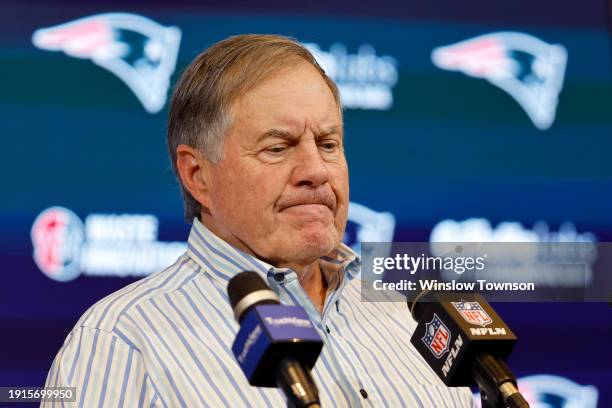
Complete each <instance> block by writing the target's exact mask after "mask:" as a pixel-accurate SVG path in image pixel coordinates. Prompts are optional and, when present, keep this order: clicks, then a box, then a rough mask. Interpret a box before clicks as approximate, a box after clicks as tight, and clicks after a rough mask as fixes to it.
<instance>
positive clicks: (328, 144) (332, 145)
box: [319, 140, 338, 152]
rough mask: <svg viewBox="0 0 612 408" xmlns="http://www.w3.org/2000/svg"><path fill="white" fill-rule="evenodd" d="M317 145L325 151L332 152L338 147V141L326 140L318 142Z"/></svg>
mask: <svg viewBox="0 0 612 408" xmlns="http://www.w3.org/2000/svg"><path fill="white" fill-rule="evenodd" d="M319 147H320V148H321V149H323V150H325V151H326V152H333V151H334V150H336V149H337V148H338V142H337V141H335V140H328V141H325V142H321V143H319Z"/></svg>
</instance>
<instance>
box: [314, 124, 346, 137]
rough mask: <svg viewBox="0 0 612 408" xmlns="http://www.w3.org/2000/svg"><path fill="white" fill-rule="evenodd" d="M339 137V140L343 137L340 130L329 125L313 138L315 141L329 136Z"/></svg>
mask: <svg viewBox="0 0 612 408" xmlns="http://www.w3.org/2000/svg"><path fill="white" fill-rule="evenodd" d="M334 134H337V135H340V138H343V137H344V134H343V133H342V128H341V127H338V126H336V125H331V126H329V127H327V128H325V129H324V130H323V131H322V132H320V133H318V134H317V135H315V137H316V138H317V139H320V138H323V137H325V136H329V135H334Z"/></svg>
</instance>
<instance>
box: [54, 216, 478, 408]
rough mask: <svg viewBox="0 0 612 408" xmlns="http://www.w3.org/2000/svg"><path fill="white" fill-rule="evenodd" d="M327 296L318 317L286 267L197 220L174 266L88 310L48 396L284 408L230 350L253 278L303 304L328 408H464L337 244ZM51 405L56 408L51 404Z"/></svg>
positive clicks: (401, 313) (459, 392)
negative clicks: (71, 392)
mask: <svg viewBox="0 0 612 408" xmlns="http://www.w3.org/2000/svg"><path fill="white" fill-rule="evenodd" d="M320 265H321V267H322V270H323V271H324V277H325V279H327V282H328V286H329V288H330V289H329V291H328V293H327V297H326V300H325V304H324V307H323V311H322V313H321V312H319V311H318V310H317V309H316V308H315V306H314V305H313V303H312V302H311V301H310V299H309V297H308V295H307V294H306V292H305V291H304V289H303V288H302V287H301V285H300V283H299V281H298V278H297V275H296V273H295V272H293V271H291V270H290V269H279V268H275V267H273V266H271V265H269V264H267V263H265V262H263V261H261V260H259V259H257V258H255V257H253V256H250V255H248V254H245V253H243V252H241V251H239V250H237V249H236V248H234V247H232V246H231V245H229V244H228V243H226V242H225V241H223V240H221V239H220V238H218V237H217V236H215V235H214V234H213V233H212V232H210V231H209V230H207V229H206V228H205V227H204V226H203V225H202V224H201V223H200V222H199V221H197V220H195V221H194V224H193V227H192V229H191V233H190V235H189V241H188V250H187V252H186V253H185V254H184V255H183V256H181V257H180V258H179V259H178V260H177V262H176V263H175V264H174V265H172V266H171V267H169V268H167V269H166V270H164V271H161V272H159V273H155V274H153V275H150V276H148V277H146V278H145V279H142V280H140V281H138V282H135V283H133V284H131V285H129V286H126V287H125V288H123V289H122V290H120V291H118V292H115V293H113V294H111V295H110V296H108V297H106V298H104V299H102V300H101V301H99V302H98V303H96V304H95V305H94V306H92V307H91V308H90V309H89V310H88V311H87V312H86V313H85V314H84V315H83V316H82V317H81V319H80V320H79V321H78V322H77V324H76V326H75V328H74V329H73V330H72V332H71V333H70V334H69V335H68V337H67V338H66V341H65V342H64V345H63V346H62V348H61V349H60V351H59V353H58V354H57V356H56V358H55V360H54V361H53V365H52V366H51V369H50V372H49V375H48V377H47V381H46V386H47V387H57V386H70V387H76V396H77V402H78V406H84V407H98V406H104V407H107V406H108V407H111V406H129V407H135V406H147V407H148V406H159V407H179V406H187V407H205V406H212V407H220V406H223V407H280V406H284V405H285V404H286V403H285V399H284V397H283V394H282V392H281V391H280V390H278V389H276V388H257V387H252V386H251V385H249V383H248V381H247V379H246V378H245V376H244V374H243V373H242V371H241V369H240V367H239V365H238V363H237V362H236V360H235V358H234V356H233V354H232V351H231V346H232V343H233V341H234V338H235V336H236V333H237V331H238V329H239V326H238V324H237V323H236V322H235V321H234V318H233V313H232V309H231V307H230V305H229V302H228V297H227V293H226V287H227V283H228V281H229V279H230V278H231V277H232V276H234V275H235V274H237V273H239V272H241V271H244V270H254V271H256V272H258V273H260V274H261V275H262V276H263V277H264V279H266V280H267V282H268V284H269V285H270V287H271V288H272V289H273V290H274V291H276V292H277V293H278V295H279V297H280V299H281V302H282V303H284V304H289V305H300V306H302V307H304V308H305V309H306V311H307V312H308V315H309V316H310V319H311V320H312V322H313V323H314V325H315V327H316V328H317V330H318V331H319V333H320V334H321V337H322V338H323V341H324V346H323V351H322V353H321V355H320V356H319V359H318V360H317V363H316V365H315V367H314V369H313V377H314V379H315V382H316V383H317V385H318V389H319V395H320V398H321V404H322V406H323V407H349V406H350V407H358V406H373V407H381V406H389V407H458V406H462V407H466V406H472V397H471V394H470V392H469V390H468V389H465V388H448V387H446V386H445V385H444V384H443V383H442V382H441V381H440V380H439V379H438V377H437V376H436V374H435V373H434V372H433V371H432V370H431V369H430V368H429V367H428V366H427V363H426V362H425V361H424V360H423V359H422V358H421V357H420V355H419V354H418V352H417V351H416V350H415V349H414V348H413V347H412V345H411V344H410V337H411V335H412V332H413V330H414V328H415V323H414V321H413V320H412V318H411V317H410V315H409V313H408V311H407V308H406V305H405V303H394V302H367V301H363V300H362V298H361V295H360V281H359V279H358V276H357V275H358V272H359V259H358V258H357V256H356V255H355V253H354V252H353V251H351V250H350V248H348V247H346V246H345V245H340V246H339V247H338V248H337V249H336V251H335V255H333V256H328V257H324V258H321V260H320ZM44 405H53V403H48V404H43V406H44Z"/></svg>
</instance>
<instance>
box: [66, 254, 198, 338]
mask: <svg viewBox="0 0 612 408" xmlns="http://www.w3.org/2000/svg"><path fill="white" fill-rule="evenodd" d="M198 273H199V268H198V266H197V265H196V264H195V263H194V262H193V261H191V260H190V258H189V257H188V256H187V255H186V254H183V255H182V256H180V257H179V258H178V259H177V261H176V262H175V263H174V264H172V265H171V266H169V267H168V268H166V269H164V270H161V271H159V272H155V273H153V274H151V275H149V276H147V277H145V278H143V279H140V280H138V281H136V282H134V283H132V284H130V285H127V286H125V287H123V288H121V289H120V290H118V291H116V292H113V293H111V294H110V295H108V296H106V297H104V298H102V299H101V300H99V301H98V302H96V303H95V304H94V305H92V306H91V307H90V308H89V309H88V310H87V311H86V312H85V313H84V314H83V315H82V316H81V318H80V319H79V321H78V322H77V323H76V325H75V329H76V328H79V327H88V328H91V329H98V330H103V331H108V332H111V331H113V329H114V328H115V326H116V325H117V322H118V321H119V320H120V319H121V317H122V316H124V315H126V314H128V313H130V312H131V311H133V310H134V309H135V308H137V307H138V306H140V305H143V304H145V303H147V302H149V301H151V299H155V298H158V297H160V296H164V295H166V294H171V293H173V292H176V291H177V290H179V289H180V288H181V287H183V286H184V285H186V284H188V283H189V282H190V281H192V280H193V279H194V278H195V277H196V276H197V275H198Z"/></svg>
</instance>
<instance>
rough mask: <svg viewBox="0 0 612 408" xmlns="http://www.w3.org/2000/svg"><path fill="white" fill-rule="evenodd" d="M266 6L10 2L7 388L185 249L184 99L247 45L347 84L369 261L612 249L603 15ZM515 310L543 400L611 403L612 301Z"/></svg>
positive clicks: (552, 10)
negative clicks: (413, 255) (180, 159)
mask: <svg viewBox="0 0 612 408" xmlns="http://www.w3.org/2000/svg"><path fill="white" fill-rule="evenodd" d="M248 3H249V2H234V4H232V3H231V2H221V1H213V2H209V3H207V4H201V2H195V1H185V0H181V1H176V2H172V3H167V2H156V1H152V2H151V1H149V2H141V1H131V2H123V3H122V4H118V3H116V2H96V4H95V5H94V4H83V3H81V2H76V1H60V2H50V1H37V2H31V3H30V2H28V3H26V2H16V1H9V2H4V3H2V5H0V10H1V12H0V33H2V34H1V35H0V104H1V109H0V117H1V120H0V134H1V138H2V139H1V140H2V153H3V154H2V160H0V171H1V174H2V177H1V180H2V181H1V183H0V189H1V198H2V199H1V200H0V219H1V228H0V265H1V266H0V267H1V268H2V274H1V276H0V279H1V285H0V305H1V307H0V327H1V329H0V333H1V337H0V339H1V340H0V344H1V347H0V385H30V386H40V385H42V384H43V383H44V379H45V376H46V372H47V370H48V368H49V366H50V364H51V361H52V359H53V357H54V354H55V352H56V351H57V350H58V349H59V347H60V346H61V344H62V342H63V340H64V338H65V336H66V334H67V333H68V331H69V330H70V328H71V327H72V326H73V325H74V323H75V322H76V320H77V318H78V317H79V316H80V315H81V314H82V313H83V312H84V311H85V310H86V309H87V308H88V307H89V306H90V305H92V304H93V303H94V302H95V301H97V300H98V299H100V298H102V297H103V296H105V295H106V294H108V293H110V292H112V291H114V290H116V289H118V288H120V287H122V286H125V285H126V284H128V283H130V282H132V281H134V280H136V279H138V278H139V277H141V276H144V275H146V274H148V273H150V272H152V271H154V270H157V269H161V268H162V267H164V266H166V265H167V264H169V263H171V262H172V260H173V259H175V258H176V257H177V254H179V253H181V252H182V251H183V250H184V246H185V243H184V242H185V239H186V236H187V233H188V225H187V224H185V223H184V221H183V218H182V204H181V199H180V192H179V189H178V187H177V185H176V182H175V181H174V177H173V174H172V171H171V168H170V163H169V159H168V157H167V152H166V148H165V126H166V117H167V111H168V103H167V99H168V98H169V95H170V89H171V87H172V85H173V84H174V83H175V82H176V79H177V77H178V75H179V74H180V72H182V70H183V69H184V68H185V66H186V65H187V64H188V63H189V62H190V60H191V59H193V58H194V57H195V56H196V55H197V54H198V53H199V52H200V51H201V50H203V49H204V48H206V47H207V46H209V45H211V44H213V43H214V42H216V41H218V40H221V39H223V38H225V37H227V36H230V35H233V34H239V33H278V34H285V35H289V36H293V37H295V38H297V39H298V40H299V41H301V42H302V43H304V44H305V45H306V46H307V47H309V49H310V50H311V51H312V52H313V53H314V54H315V55H316V56H317V58H318V59H319V61H320V63H321V64H322V65H323V66H324V68H325V69H326V71H327V72H328V73H329V74H330V75H331V76H332V77H333V78H334V80H335V81H336V82H337V83H338V85H339V86H340V89H341V93H342V99H343V103H344V106H345V111H344V118H345V126H346V145H347V157H348V161H349V166H350V173H351V201H352V203H351V209H350V222H349V227H348V230H347V234H346V237H345V240H346V241H347V242H348V243H349V244H351V245H353V246H354V247H355V248H357V249H358V248H359V241H368V240H369V241H389V240H392V239H393V240H396V241H428V240H430V239H432V235H434V233H435V235H436V236H437V237H438V238H441V239H445V240H449V241H462V240H463V241H468V240H470V238H475V237H479V238H482V237H487V238H488V239H493V240H495V239H497V240H501V241H504V240H505V241H513V240H524V239H525V238H526V237H527V238H529V239H530V240H537V241H541V242H546V241H563V240H565V241H573V240H581V241H585V240H586V241H593V242H595V241H597V242H605V241H612V211H610V208H611V204H610V203H612V166H611V163H612V92H611V91H612V66H611V55H610V51H611V43H610V34H609V33H610V31H609V29H610V27H609V24H608V22H609V15H610V13H609V6H608V4H607V3H606V2H605V1H604V0H586V1H581V2H572V3H567V4H560V3H559V2H555V1H552V0H543V1H536V2H532V1H527V0H515V1H501V2H486V1H483V0H477V1H472V2H469V3H465V2H452V1H447V0H444V1H438V2H435V4H430V3H431V2H425V1H416V2H391V1H388V0H379V1H377V2H375V3H373V4H362V3H361V2H351V1H347V0H342V1H339V2H334V3H332V4H326V5H322V4H319V2H313V3H316V4H306V2H295V3H292V2H281V1H278V0H266V1H262V2H256V3H253V4H248ZM495 307H496V308H497V310H498V311H499V312H500V314H501V315H502V316H503V317H504V319H505V320H506V321H507V322H508V323H509V324H510V325H511V326H512V327H513V329H514V331H515V332H516V333H517V334H518V335H519V337H520V340H519V343H518V346H517V348H516V349H515V352H514V354H513V356H512V357H511V360H510V363H511V366H512V367H513V369H514V370H515V372H516V373H517V374H518V376H519V377H521V378H523V379H524V380H523V381H522V386H523V390H524V393H525V394H526V395H527V397H528V398H531V399H532V401H540V402H542V403H546V404H548V405H544V406H551V407H562V406H566V405H565V404H569V403H570V402H573V403H575V404H576V405H572V406H573V407H577V406H581V407H594V406H609V405H611V404H612V391H611V387H610V385H612V367H611V366H610V361H612V358H611V353H610V350H609V347H610V344H611V339H612V324H611V321H612V319H611V318H610V316H611V310H610V308H609V306H608V305H607V304H604V303H590V304H588V303H503V304H502V303H499V304H496V305H495ZM406 318H407V319H408V318H409V315H408V313H406ZM408 340H409V339H406V341H408ZM567 406H569V405H567Z"/></svg>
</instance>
